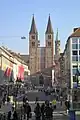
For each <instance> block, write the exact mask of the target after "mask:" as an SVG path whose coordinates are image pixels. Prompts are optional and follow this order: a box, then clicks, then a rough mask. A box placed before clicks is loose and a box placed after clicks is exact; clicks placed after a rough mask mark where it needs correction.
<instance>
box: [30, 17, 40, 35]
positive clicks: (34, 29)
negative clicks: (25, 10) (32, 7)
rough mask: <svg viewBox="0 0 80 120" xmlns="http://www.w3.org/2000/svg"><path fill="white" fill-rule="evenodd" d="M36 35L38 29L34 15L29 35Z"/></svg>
mask: <svg viewBox="0 0 80 120" xmlns="http://www.w3.org/2000/svg"><path fill="white" fill-rule="evenodd" d="M35 33H38V32H37V28H36V24H35V19H34V15H33V17H32V24H31V29H30V32H29V34H35Z"/></svg>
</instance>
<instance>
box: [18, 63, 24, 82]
mask: <svg viewBox="0 0 80 120" xmlns="http://www.w3.org/2000/svg"><path fill="white" fill-rule="evenodd" d="M18 79H21V80H24V67H23V66H22V65H21V66H19V67H18Z"/></svg>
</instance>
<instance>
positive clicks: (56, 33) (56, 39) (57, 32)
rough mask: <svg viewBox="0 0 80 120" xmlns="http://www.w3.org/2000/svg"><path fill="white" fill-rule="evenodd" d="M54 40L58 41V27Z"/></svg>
mask: <svg viewBox="0 0 80 120" xmlns="http://www.w3.org/2000/svg"><path fill="white" fill-rule="evenodd" d="M56 41H58V28H57V33H56Z"/></svg>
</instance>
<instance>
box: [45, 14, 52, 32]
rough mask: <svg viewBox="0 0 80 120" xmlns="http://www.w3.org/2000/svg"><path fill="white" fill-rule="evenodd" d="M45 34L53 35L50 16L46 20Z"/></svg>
mask: <svg viewBox="0 0 80 120" xmlns="http://www.w3.org/2000/svg"><path fill="white" fill-rule="evenodd" d="M45 33H46V34H49V33H53V29H52V24H51V19H50V15H49V18H48V24H47V29H46V32H45Z"/></svg>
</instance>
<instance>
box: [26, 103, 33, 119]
mask: <svg viewBox="0 0 80 120" xmlns="http://www.w3.org/2000/svg"><path fill="white" fill-rule="evenodd" d="M26 114H27V120H29V119H30V118H31V117H32V113H31V106H30V105H29V103H28V101H27V102H26Z"/></svg>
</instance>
